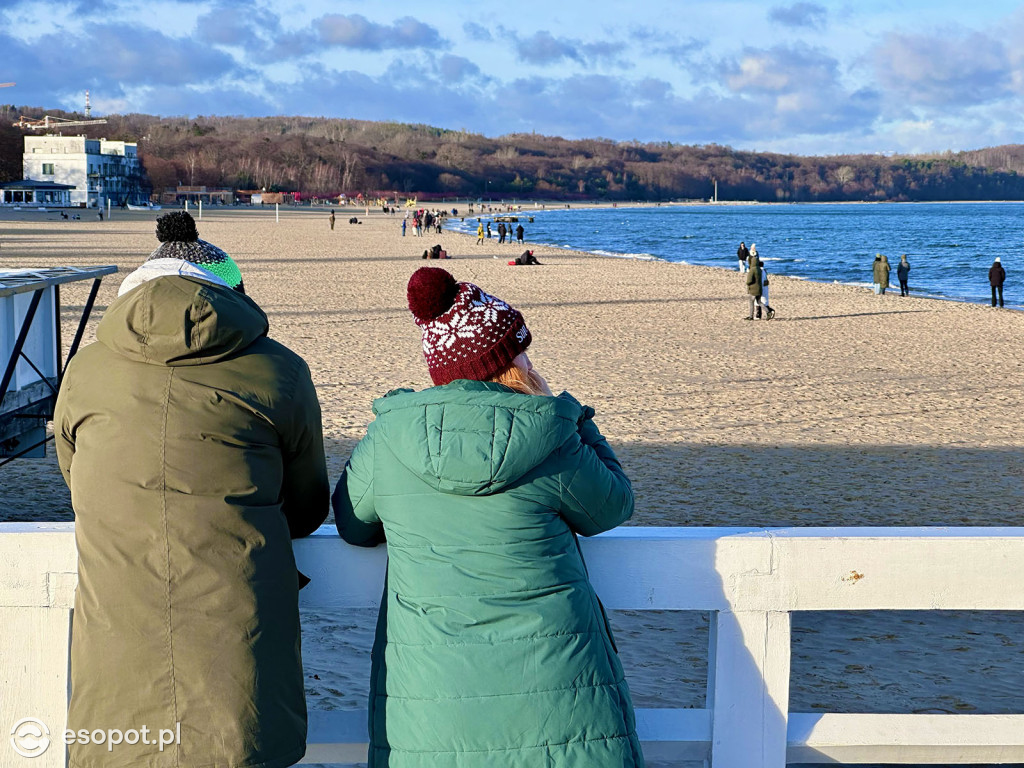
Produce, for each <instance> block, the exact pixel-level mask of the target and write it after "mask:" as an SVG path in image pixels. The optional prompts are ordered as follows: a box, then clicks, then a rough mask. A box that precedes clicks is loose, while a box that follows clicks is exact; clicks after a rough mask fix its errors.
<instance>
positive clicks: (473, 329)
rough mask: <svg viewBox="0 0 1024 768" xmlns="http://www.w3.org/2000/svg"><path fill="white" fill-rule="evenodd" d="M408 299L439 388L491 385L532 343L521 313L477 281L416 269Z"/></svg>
mask: <svg viewBox="0 0 1024 768" xmlns="http://www.w3.org/2000/svg"><path fill="white" fill-rule="evenodd" d="M407 295H408V300H409V310H410V311H411V312H412V314H413V317H414V319H415V320H416V325H418V326H419V327H420V329H421V330H422V331H423V355H424V357H426V359H427V367H428V368H429V369H430V378H431V379H433V381H434V383H435V384H447V383H448V382H450V381H455V380H456V379H473V380H475V381H486V380H487V379H490V378H492V377H493V376H494V375H495V374H497V373H500V372H501V371H503V370H505V369H506V368H508V367H509V366H510V365H511V364H512V361H513V360H514V359H515V358H516V356H518V355H519V354H520V353H522V352H525V351H526V348H527V347H529V346H530V342H531V341H532V340H533V338H532V337H531V336H530V329H529V328H527V327H526V323H525V322H524V320H523V316H522V314H520V313H519V311H518V310H516V309H514V308H512V307H510V306H509V305H508V304H506V303H505V302H504V301H502V300H501V299H499V298H497V297H495V296H491V295H490V294H488V293H485V292H484V291H482V290H481V289H480V288H479V287H477V286H475V285H473V284H472V283H459V282H456V281H455V278H454V277H452V275H451V274H450V273H449V272H447V271H446V270H444V269H439V268H437V267H420V268H419V269H417V270H416V271H415V272H414V273H413V275H412V277H411V278H410V279H409V286H408V289H407Z"/></svg>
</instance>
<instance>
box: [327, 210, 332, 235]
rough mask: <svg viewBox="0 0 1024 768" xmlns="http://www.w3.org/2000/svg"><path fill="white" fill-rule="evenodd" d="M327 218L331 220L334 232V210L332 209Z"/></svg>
mask: <svg viewBox="0 0 1024 768" xmlns="http://www.w3.org/2000/svg"><path fill="white" fill-rule="evenodd" d="M327 220H328V221H329V222H331V232H333V231H334V211H333V210H332V211H331V215H330V216H329V217H328V219H327Z"/></svg>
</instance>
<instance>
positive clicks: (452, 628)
mask: <svg viewBox="0 0 1024 768" xmlns="http://www.w3.org/2000/svg"><path fill="white" fill-rule="evenodd" d="M374 413H375V414H376V416H377V418H376V420H375V421H374V422H373V423H372V424H370V427H369V430H368V432H367V435H366V437H364V438H363V440H361V441H360V443H359V444H358V445H357V446H356V449H355V451H354V452H353V454H352V457H351V459H350V460H349V463H348V465H347V466H346V468H345V471H344V473H343V474H342V477H341V479H340V481H339V482H338V486H337V489H336V490H335V493H334V497H333V503H334V511H335V520H336V522H337V526H338V530H339V532H340V533H341V535H342V537H344V538H345V540H346V541H349V542H351V543H353V544H364V545H373V544H376V543H379V542H380V541H382V540H383V539H384V538H386V540H387V544H388V570H387V584H386V587H385V595H384V598H383V600H382V604H381V612H380V616H379V620H378V625H377V636H376V640H375V643H374V650H373V662H372V672H371V681H370V689H371V690H370V741H371V743H370V763H369V764H370V766H372V767H373V768H385V767H387V768H437V767H438V766H445V768H538V767H539V766H559V767H561V766H581V767H582V766H586V768H635V767H637V766H643V756H642V754H641V752H640V746H639V742H638V741H637V737H636V728H635V722H634V716H633V707H632V703H631V701H630V696H629V688H628V686H627V685H626V681H625V679H624V677H623V673H622V666H621V664H620V663H619V659H618V655H617V653H616V649H615V645H614V641H613V640H612V634H611V630H610V628H609V626H608V623H607V620H606V618H605V615H604V610H603V608H602V607H601V604H600V602H599V601H598V599H597V595H596V594H595V593H594V590H593V588H592V587H591V585H590V581H589V579H588V577H587V570H586V566H585V564H584V562H583V557H582V555H581V553H580V550H579V546H578V543H577V540H576V534H577V533H580V534H583V535H585V536H590V535H592V534H595V533H600V532H602V531H606V530H608V529H610V528H614V527H615V526H616V525H618V524H619V523H621V522H623V521H624V520H627V519H629V517H630V515H631V514H632V512H633V493H632V489H631V487H630V483H629V480H628V479H627V477H626V475H625V474H624V473H623V471H622V468H621V466H620V465H619V462H618V460H617V459H616V458H615V454H614V453H613V452H612V449H611V448H610V447H609V446H608V443H607V441H605V439H604V437H602V436H601V433H600V432H599V431H598V429H597V427H596V426H595V425H594V422H593V421H592V420H591V417H592V416H593V413H594V412H593V409H591V408H586V407H583V406H581V405H580V404H579V403H577V402H576V401H575V400H573V399H572V397H571V396H570V395H568V394H567V393H563V394H562V395H560V396H559V397H557V398H555V397H535V396H532V395H523V394H519V393H516V392H513V391H512V390H510V389H509V388H507V387H504V386H502V385H501V384H494V383H490V382H478V381H466V380H459V381H454V382H452V383H450V384H447V385H444V386H439V387H433V388H431V389H427V390H425V391H423V392H418V393H417V392H412V391H411V390H398V391H396V392H392V393H390V394H389V395H388V396H386V397H384V398H381V399H379V400H377V401H376V402H375V403H374Z"/></svg>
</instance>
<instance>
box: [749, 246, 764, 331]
mask: <svg viewBox="0 0 1024 768" xmlns="http://www.w3.org/2000/svg"><path fill="white" fill-rule="evenodd" d="M748 265H749V269H747V299H748V301H749V303H750V311H749V312H748V313H747V317H746V319H747V320H753V319H754V310H755V308H758V306H759V304H760V302H761V260H760V259H759V258H758V257H757V249H756V248H755V247H753V246H752V247H751V249H750V258H749V260H748Z"/></svg>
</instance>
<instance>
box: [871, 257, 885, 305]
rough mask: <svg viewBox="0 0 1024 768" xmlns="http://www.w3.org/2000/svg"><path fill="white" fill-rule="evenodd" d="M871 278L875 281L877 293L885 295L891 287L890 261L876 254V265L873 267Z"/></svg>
mask: <svg viewBox="0 0 1024 768" xmlns="http://www.w3.org/2000/svg"><path fill="white" fill-rule="evenodd" d="M871 278H872V280H873V281H874V290H875V293H876V294H878V295H881V296H884V295H885V289H886V288H888V287H889V260H888V259H887V258H886V257H885V256H883V255H882V254H880V253H878V254H875V263H874V264H873V265H872V267H871Z"/></svg>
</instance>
